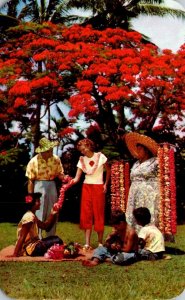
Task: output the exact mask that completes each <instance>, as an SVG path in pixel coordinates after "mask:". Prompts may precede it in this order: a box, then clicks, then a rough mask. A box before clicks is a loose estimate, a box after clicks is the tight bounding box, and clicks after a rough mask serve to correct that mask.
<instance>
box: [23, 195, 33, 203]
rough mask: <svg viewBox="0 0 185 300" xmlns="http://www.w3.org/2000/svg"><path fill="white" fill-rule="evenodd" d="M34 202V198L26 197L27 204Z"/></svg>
mask: <svg viewBox="0 0 185 300" xmlns="http://www.w3.org/2000/svg"><path fill="white" fill-rule="evenodd" d="M32 201H33V198H32V196H26V197H25V202H26V203H31V202H32Z"/></svg>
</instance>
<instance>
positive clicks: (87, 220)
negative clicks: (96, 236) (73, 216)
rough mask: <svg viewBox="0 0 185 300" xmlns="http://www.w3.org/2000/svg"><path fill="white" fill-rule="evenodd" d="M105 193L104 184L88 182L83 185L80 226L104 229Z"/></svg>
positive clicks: (97, 229) (98, 230)
mask: <svg viewBox="0 0 185 300" xmlns="http://www.w3.org/2000/svg"><path fill="white" fill-rule="evenodd" d="M104 213H105V193H104V192H103V184H87V183H84V184H83V186H82V198H81V212H80V227H81V228H82V229H92V225H93V223H94V230H95V231H97V232H101V231H103V230H104Z"/></svg>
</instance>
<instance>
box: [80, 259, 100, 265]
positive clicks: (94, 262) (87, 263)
mask: <svg viewBox="0 0 185 300" xmlns="http://www.w3.org/2000/svg"><path fill="white" fill-rule="evenodd" d="M99 262H100V261H99V259H98V258H93V260H84V261H83V262H82V265H83V266H86V267H95V266H97V265H98V264H99Z"/></svg>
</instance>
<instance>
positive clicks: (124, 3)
mask: <svg viewBox="0 0 185 300" xmlns="http://www.w3.org/2000/svg"><path fill="white" fill-rule="evenodd" d="M163 3H164V0H115V1H112V0H101V1H94V0H90V1H89V0H88V1H87V0H69V2H68V5H69V7H72V6H74V7H76V8H83V9H85V10H89V11H91V14H90V16H89V17H88V18H86V20H85V21H84V22H83V24H84V25H87V24H91V25H92V26H93V27H94V28H98V29H105V28H108V27H111V28H116V27H121V28H124V29H126V30H127V29H128V28H129V25H130V20H131V18H133V17H137V16H138V15H140V14H145V15H149V16H151V15H152V16H153V15H154V16H156V15H157V16H165V15H171V16H173V17H179V18H184V17H185V12H184V11H182V10H180V9H173V8H168V7H167V6H165V5H163Z"/></svg>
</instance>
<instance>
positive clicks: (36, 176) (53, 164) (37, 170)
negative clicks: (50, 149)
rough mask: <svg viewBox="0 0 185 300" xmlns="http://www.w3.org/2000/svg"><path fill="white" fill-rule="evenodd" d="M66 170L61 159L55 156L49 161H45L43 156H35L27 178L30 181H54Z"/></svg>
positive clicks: (29, 165)
mask: <svg viewBox="0 0 185 300" xmlns="http://www.w3.org/2000/svg"><path fill="white" fill-rule="evenodd" d="M63 173H64V170H63V167H62V164H61V161H60V158H59V157H58V156H57V155H55V154H53V156H52V157H50V158H49V159H48V161H46V160H44V159H43V158H42V156H41V154H37V155H35V156H34V157H33V158H32V159H31V160H30V161H29V163H28V165H27V168H26V176H27V177H28V178H29V179H30V180H34V181H35V180H54V179H55V178H56V177H57V176H58V175H59V174H63Z"/></svg>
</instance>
